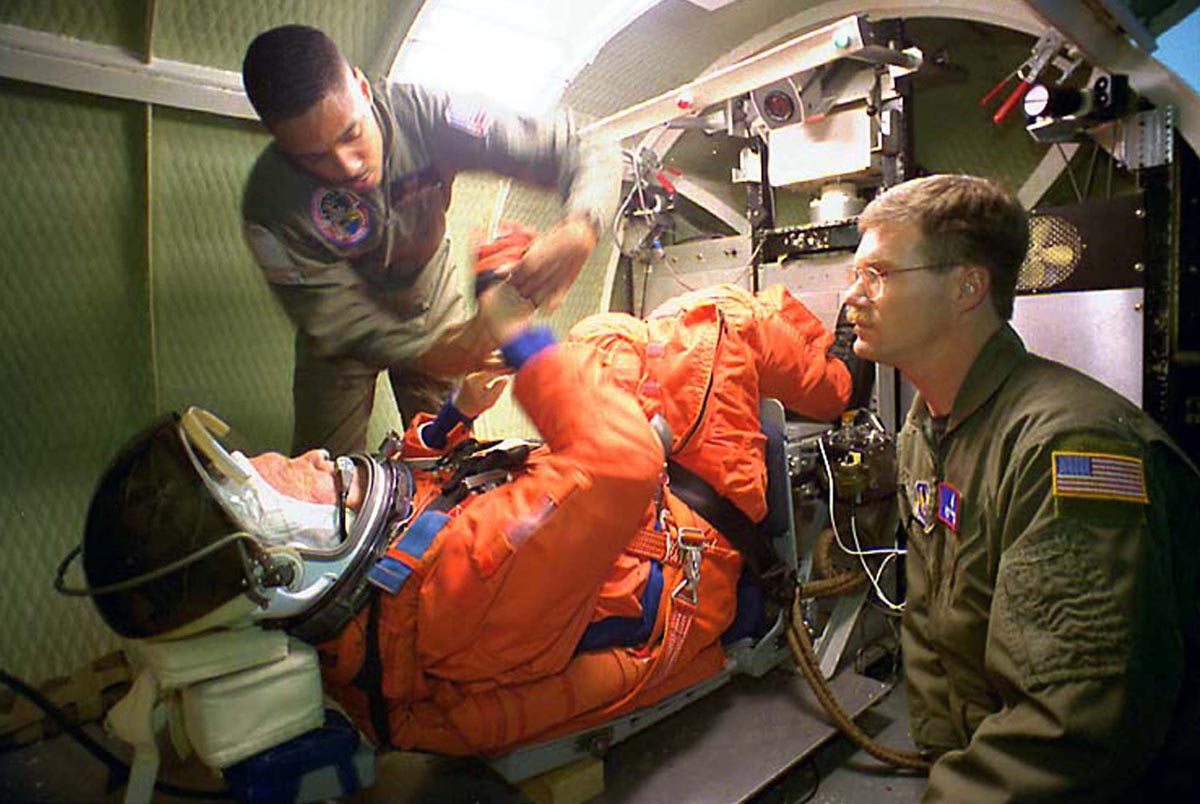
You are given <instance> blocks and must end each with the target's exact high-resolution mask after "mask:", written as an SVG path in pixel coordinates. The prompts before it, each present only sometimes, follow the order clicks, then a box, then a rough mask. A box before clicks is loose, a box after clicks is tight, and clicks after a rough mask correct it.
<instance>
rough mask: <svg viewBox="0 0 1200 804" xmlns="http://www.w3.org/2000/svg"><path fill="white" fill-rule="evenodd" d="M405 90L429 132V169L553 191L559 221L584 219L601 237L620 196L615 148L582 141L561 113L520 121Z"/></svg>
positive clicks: (466, 100)
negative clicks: (496, 178)
mask: <svg viewBox="0 0 1200 804" xmlns="http://www.w3.org/2000/svg"><path fill="white" fill-rule="evenodd" d="M409 89H410V91H411V92H412V102H413V103H414V104H416V105H417V107H418V109H419V112H418V115H417V116H418V118H419V119H421V120H423V121H425V125H426V126H428V127H429V131H428V132H427V136H428V137H429V147H430V152H431V154H432V155H433V158H434V162H435V164H438V165H440V166H442V167H443V168H444V169H446V171H447V172H448V173H449V174H453V173H458V172H460V171H487V172H490V173H496V174H499V175H502V176H508V177H510V178H512V179H516V180H517V181H520V182H523V183H526V184H531V185H535V186H538V187H545V188H548V189H554V190H556V191H557V193H558V196H559V199H560V200H561V201H562V202H563V206H564V212H565V213H566V214H571V213H577V214H581V215H584V216H586V217H587V218H589V219H590V220H592V221H593V223H594V225H595V226H596V227H597V229H596V234H597V235H599V234H600V232H601V231H602V229H603V226H604V224H605V223H606V222H607V221H608V219H609V218H610V217H611V215H612V214H613V212H614V211H615V208H616V200H617V193H618V191H619V189H620V176H621V172H620V171H621V163H620V151H619V149H618V148H617V146H616V143H613V142H610V141H607V140H604V139H600V138H595V137H583V136H581V135H580V134H579V132H578V131H577V130H576V128H575V125H574V123H573V121H572V119H571V116H570V115H569V114H567V113H566V112H559V113H557V114H555V115H553V116H547V117H533V116H526V115H519V114H515V113H512V112H509V111H507V110H504V109H503V108H500V107H493V106H489V105H485V104H484V103H482V102H480V101H478V100H476V99H472V98H470V97H466V96H457V95H456V96H449V95H444V94H439V93H434V92H430V91H427V90H424V89H420V88H416V87H412V88H409ZM397 106H399V103H397Z"/></svg>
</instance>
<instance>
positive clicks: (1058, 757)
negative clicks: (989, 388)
mask: <svg viewBox="0 0 1200 804" xmlns="http://www.w3.org/2000/svg"><path fill="white" fill-rule="evenodd" d="M1055 450H1076V451H1080V452H1085V453H1104V454H1109V455H1121V456H1129V457H1131V458H1133V459H1135V460H1141V461H1143V462H1144V464H1143V465H1144V467H1145V470H1146V478H1147V488H1148V494H1149V499H1150V503H1149V505H1144V504H1142V503H1138V502H1133V501H1125V500H1119V499H1089V498H1082V497H1069V496H1063V495H1061V494H1056V493H1055V491H1054V486H1053V484H1052V481H1053V477H1052V469H1051V461H1052V453H1053V452H1054V451H1055ZM1152 457H1153V456H1151V455H1149V454H1148V452H1147V450H1146V449H1145V448H1144V447H1143V446H1142V445H1141V444H1138V443H1132V442H1129V441H1116V440H1113V439H1111V438H1107V437H1104V436H1096V435H1092V434H1074V435H1065V436H1059V437H1057V438H1055V439H1052V440H1050V441H1049V442H1046V443H1042V444H1038V445H1036V446H1032V447H1030V448H1027V449H1023V450H1018V451H1016V453H1015V454H1014V457H1013V460H1012V462H1011V463H1010V467H1011V468H1010V470H1009V473H1010V476H1011V477H1010V478H1008V479H1006V481H1005V482H1004V483H1003V484H1002V486H1001V488H1002V490H1003V492H1004V493H1003V494H1002V504H1005V505H1007V512H1006V515H1005V516H1004V517H1003V518H1002V520H1001V521H1002V522H1003V529H1004V533H1003V534H1002V538H1001V542H1000V543H1001V545H1002V553H1001V555H1000V557H999V564H998V572H997V576H996V579H995V592H994V596H993V599H992V603H991V609H990V618H989V625H988V634H987V643H986V653H985V666H986V673H987V679H986V680H987V682H988V684H989V685H990V686H991V687H992V688H993V689H995V690H996V691H998V693H999V696H1000V698H1001V702H1002V705H1001V707H1000V709H999V711H996V712H994V713H992V714H988V715H985V716H983V717H982V719H980V720H979V724H978V726H977V728H976V729H975V730H974V733H973V735H972V737H971V740H970V742H969V743H968V744H967V745H966V747H965V748H964V749H961V750H954V751H949V752H947V753H945V754H944V755H942V756H941V757H940V759H939V760H938V761H937V762H936V763H935V764H934V766H933V769H932V771H931V773H930V777H929V785H928V788H927V790H926V793H925V795H924V797H923V798H922V801H923V802H926V804H933V803H934V802H972V804H988V802H1002V801H1003V802H1032V801H1039V802H1042V801H1045V802H1059V803H1062V804H1067V803H1068V802H1088V804H1095V802H1104V801H1120V800H1126V798H1127V796H1128V795H1129V793H1130V789H1129V788H1130V786H1131V785H1132V784H1133V782H1134V780H1136V779H1138V777H1139V776H1141V775H1142V774H1143V773H1144V772H1145V771H1146V768H1147V767H1148V765H1149V763H1150V761H1151V759H1152V758H1153V756H1154V754H1155V753H1156V752H1157V751H1159V750H1160V749H1161V747H1162V744H1163V742H1164V739H1165V735H1166V733H1167V728H1168V725H1169V722H1170V717H1171V710H1172V705H1173V702H1174V700H1175V698H1176V696H1177V694H1178V690H1179V685H1180V681H1181V677H1182V668H1183V658H1182V653H1181V648H1180V636H1179V634H1180V631H1179V623H1178V620H1177V617H1176V616H1175V614H1174V613H1173V612H1174V610H1175V609H1174V603H1173V596H1174V592H1173V589H1172V587H1173V584H1172V580H1171V571H1170V543H1169V540H1170V538H1171V534H1170V533H1169V532H1163V530H1166V529H1159V528H1158V527H1156V526H1155V525H1154V521H1155V520H1153V519H1152V518H1150V516H1149V515H1148V512H1149V511H1150V510H1151V509H1150V506H1154V505H1158V506H1163V505H1166V504H1167V503H1168V501H1167V500H1166V499H1164V498H1163V497H1162V496H1160V495H1161V489H1160V485H1159V484H1157V483H1156V475H1157V474H1158V473H1161V472H1162V471H1163V469H1162V467H1161V466H1160V464H1159V463H1158V460H1157V459H1153V460H1152V459H1151V458H1152ZM963 705H964V706H966V704H963ZM964 719H968V720H969V719H970V713H967V715H966V716H965V718H964Z"/></svg>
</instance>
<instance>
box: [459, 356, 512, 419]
mask: <svg viewBox="0 0 1200 804" xmlns="http://www.w3.org/2000/svg"><path fill="white" fill-rule="evenodd" d="M511 373H512V369H510V368H508V367H507V366H505V365H504V364H503V362H500V363H499V364H498V365H495V364H493V365H489V367H488V368H485V369H481V370H479V371H472V372H471V373H470V374H468V375H467V376H465V377H463V381H462V385H461V386H459V389H458V395H457V396H455V397H454V407H456V408H458V409H459V411H461V412H462V414H463V415H464V416H466V417H467V418H469V419H474V418H476V417H477V416H479V414H481V413H483V412H484V411H485V410H487V409H488V408H490V407H491V406H492V405H494V404H496V400H497V399H499V398H500V394H502V393H504V388H505V386H506V385H508V377H506V376H505V375H506V374H511Z"/></svg>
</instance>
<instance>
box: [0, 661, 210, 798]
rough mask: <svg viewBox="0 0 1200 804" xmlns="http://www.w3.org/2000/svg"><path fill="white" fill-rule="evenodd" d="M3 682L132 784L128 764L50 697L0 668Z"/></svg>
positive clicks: (163, 786) (169, 787)
mask: <svg viewBox="0 0 1200 804" xmlns="http://www.w3.org/2000/svg"><path fill="white" fill-rule="evenodd" d="M0 682H3V683H4V684H5V685H6V686H8V687H9V688H10V689H12V690H13V692H15V693H17V694H18V695H21V696H22V697H24V698H27V699H28V700H30V701H31V702H33V704H34V705H35V706H37V707H38V708H39V709H41V710H42V711H43V712H45V713H46V715H47V716H49V718H50V719H51V720H53V721H54V722H55V723H57V724H58V726H59V728H61V729H62V730H63V733H64V734H66V735H68V736H70V737H71V738H72V739H74V740H75V741H76V742H77V743H79V744H80V745H81V746H83V748H84V750H86V751H87V752H88V753H89V754H91V755H92V756H93V757H95V758H96V759H97V760H99V761H100V762H101V763H103V764H104V765H105V766H106V767H107V768H108V770H109V771H110V772H111V773H112V774H113V775H114V776H115V777H116V781H117V784H118V785H122V784H125V783H126V782H127V781H129V765H127V764H125V762H123V761H122V760H121V759H120V758H119V757H118V756H117V755H116V754H114V753H112V752H111V751H109V750H108V749H107V748H105V747H104V746H102V745H101V744H100V743H98V742H96V740H94V739H93V738H92V736H91V735H90V734H88V733H87V732H86V731H84V730H83V729H82V728H81V727H80V726H79V724H78V723H75V722H73V721H72V720H71V719H70V718H69V717H67V715H66V713H65V712H63V711H62V709H60V708H59V707H57V706H55V705H54V703H53V702H52V701H51V700H50V699H49V698H47V697H46V696H45V695H43V694H42V693H40V692H38V691H37V690H36V689H34V688H33V687H31V686H29V685H28V684H26V683H25V682H24V681H22V680H21V679H19V678H17V677H16V676H14V675H12V674H10V673H8V672H7V671H5V670H2V669H0ZM154 787H155V788H157V789H158V790H160V791H161V792H163V793H166V794H168V795H172V796H180V797H183V798H198V799H204V800H208V801H227V800H228V799H229V798H230V796H231V794H230V792H229V790H195V789H192V788H190V787H179V786H178V785H174V784H171V783H170V782H163V781H156V782H155V783H154Z"/></svg>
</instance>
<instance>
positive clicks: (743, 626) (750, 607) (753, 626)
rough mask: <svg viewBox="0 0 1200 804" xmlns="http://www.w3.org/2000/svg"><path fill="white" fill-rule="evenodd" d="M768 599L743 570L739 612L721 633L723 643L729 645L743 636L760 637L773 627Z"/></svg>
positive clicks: (738, 589)
mask: <svg viewBox="0 0 1200 804" xmlns="http://www.w3.org/2000/svg"><path fill="white" fill-rule="evenodd" d="M766 604H767V599H766V595H764V594H763V591H762V589H761V588H759V586H758V584H756V583H754V581H752V580H750V578H749V576H748V575H746V571H745V570H742V574H741V577H739V578H738V585H737V613H736V614H735V615H734V618H733V622H731V623H730V624H729V627H728V628H726V629H725V633H723V634H721V644H722V645H729V644H731V643H734V642H737V641H738V640H739V639H742V638H743V637H754V638H755V639H758V638H759V637H762V636H763V635H764V634H766V633H767V630H768V629H769V628H770V627H771V624H770V622H768V621H767V605H766Z"/></svg>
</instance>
